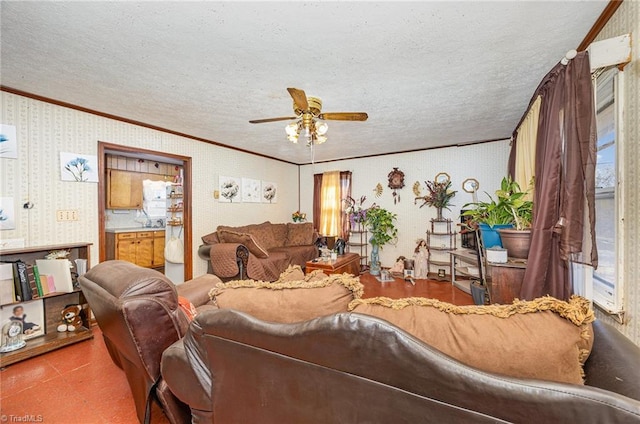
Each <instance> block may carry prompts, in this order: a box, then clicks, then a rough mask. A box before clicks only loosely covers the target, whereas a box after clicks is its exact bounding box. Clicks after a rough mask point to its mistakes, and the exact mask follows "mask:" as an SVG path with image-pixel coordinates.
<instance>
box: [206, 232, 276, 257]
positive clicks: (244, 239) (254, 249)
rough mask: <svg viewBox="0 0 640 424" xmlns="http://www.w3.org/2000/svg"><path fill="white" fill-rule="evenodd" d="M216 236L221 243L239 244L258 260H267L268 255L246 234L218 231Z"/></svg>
mask: <svg viewBox="0 0 640 424" xmlns="http://www.w3.org/2000/svg"><path fill="white" fill-rule="evenodd" d="M218 236H219V237H220V241H222V242H223V243H240V244H243V245H245V246H246V247H247V249H249V252H251V253H252V254H253V255H255V256H256V257H258V258H262V259H264V258H268V257H269V253H267V251H266V249H264V248H263V247H262V246H260V244H258V242H257V241H256V240H255V239H254V238H253V236H252V235H251V234H248V233H237V232H235V231H231V230H218Z"/></svg>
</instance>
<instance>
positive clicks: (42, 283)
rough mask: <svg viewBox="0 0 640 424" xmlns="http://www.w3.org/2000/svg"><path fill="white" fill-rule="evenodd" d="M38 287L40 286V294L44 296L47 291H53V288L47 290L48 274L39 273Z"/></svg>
mask: <svg viewBox="0 0 640 424" xmlns="http://www.w3.org/2000/svg"><path fill="white" fill-rule="evenodd" d="M51 283H52V284H53V277H52V278H51ZM40 287H42V295H43V296H46V295H48V294H49V293H53V292H55V290H53V292H52V291H51V290H49V276H48V275H44V274H40Z"/></svg>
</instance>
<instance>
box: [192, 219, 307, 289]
mask: <svg viewBox="0 0 640 424" xmlns="http://www.w3.org/2000/svg"><path fill="white" fill-rule="evenodd" d="M317 239H318V234H317V233H316V232H315V231H314V230H313V224H311V223H310V222H308V223H292V222H289V223H282V224H272V223H271V222H269V221H266V222H263V223H261V224H251V225H245V226H240V227H228V226H223V225H220V226H218V228H217V229H216V231H214V232H213V233H211V234H207V235H205V236H203V237H202V241H203V243H204V244H203V245H202V246H200V248H199V249H198V256H199V257H200V258H202V259H204V260H206V261H207V265H208V271H207V272H208V273H210V274H215V275H217V276H218V277H220V278H221V279H222V280H223V281H229V280H245V279H248V278H249V279H254V280H260V281H275V280H276V279H277V278H278V277H279V276H280V274H281V273H282V272H283V271H284V270H286V269H287V268H288V267H289V266H290V265H300V266H301V267H302V268H304V266H305V263H306V262H307V261H310V260H311V259H314V258H317V257H318V248H317V246H316V245H315V242H316V240H317Z"/></svg>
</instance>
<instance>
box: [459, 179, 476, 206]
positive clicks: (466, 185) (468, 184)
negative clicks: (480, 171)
mask: <svg viewBox="0 0 640 424" xmlns="http://www.w3.org/2000/svg"><path fill="white" fill-rule="evenodd" d="M462 189H463V190H464V191H466V192H467V193H470V194H471V197H472V198H473V203H478V194H477V193H478V190H479V189H480V183H479V182H478V180H476V179H475V178H467V179H466V180H464V181H463V182H462Z"/></svg>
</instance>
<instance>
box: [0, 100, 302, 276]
mask: <svg viewBox="0 0 640 424" xmlns="http://www.w3.org/2000/svg"><path fill="white" fill-rule="evenodd" d="M0 99H1V100H0V101H1V103H2V108H1V115H0V116H2V119H1V120H2V123H3V124H8V125H15V126H16V132H17V139H18V145H19V147H18V149H19V150H18V159H6V158H2V159H0V166H1V168H2V171H1V175H2V181H1V182H0V196H2V197H8V196H12V197H13V198H14V203H15V205H14V207H15V215H16V229H15V230H3V231H0V239H2V240H5V239H13V238H23V239H25V243H26V245H27V246H38V245H48V244H59V243H71V242H85V241H86V242H91V243H93V244H94V245H93V247H92V249H91V261H92V263H93V264H96V263H97V261H98V246H97V245H98V209H97V207H98V198H97V191H98V189H97V184H95V183H76V182H66V181H65V182H63V181H61V180H60V170H59V156H60V152H61V151H62V152H72V153H81V154H85V155H97V148H98V141H105V142H109V143H113V144H120V145H125V146H136V147H140V148H142V149H148V150H155V151H160V152H166V153H173V154H179V155H182V156H189V157H191V158H193V162H192V163H193V169H192V171H193V180H194V184H193V228H192V232H193V246H192V248H193V273H194V275H200V274H203V273H205V272H206V263H205V262H204V261H203V260H202V259H200V258H199V257H198V255H197V248H198V246H199V245H200V244H201V240H200V237H201V236H203V235H205V234H208V233H210V232H212V231H214V230H215V228H216V227H217V226H218V225H220V224H229V223H232V224H238V225H241V224H248V223H253V222H255V221H256V220H257V219H258V218H256V217H259V219H260V220H261V221H263V220H271V221H273V222H286V221H289V220H290V219H291V212H292V211H294V210H296V209H298V168H297V166H295V165H291V164H287V163H283V162H280V161H275V160H270V159H265V158H263V157H260V156H256V155H251V154H247V153H242V152H237V151H235V150H232V149H227V148H223V147H219V146H214V145H211V144H206V143H203V142H199V141H195V140H190V139H187V138H184V137H179V136H175V135H171V134H167V133H163V132H160V131H154V130H150V129H148V128H143V127H140V126H136V125H131V124H126V123H123V122H120V121H116V120H112V119H107V118H104V117H100V116H96V115H91V114H88V113H84V112H79V111H76V110H73V109H68V108H64V107H61V106H56V105H52V104H49V103H44V102H40V101H37V100H33V99H29V98H26V97H22V96H17V95H13V94H9V93H5V92H0ZM220 175H223V176H232V177H246V178H253V179H257V180H266V181H272V182H275V183H277V184H278V191H279V193H278V202H277V203H276V204H266V203H264V204H263V203H219V202H218V201H217V200H215V199H214V198H213V191H214V190H216V189H217V188H218V176H220ZM27 200H28V201H31V202H33V204H34V205H35V206H34V207H33V209H30V210H27V209H23V208H22V204H23V203H24V202H26V201H27ZM58 209H76V210H78V212H79V218H80V219H79V220H78V221H71V222H57V221H56V216H55V213H56V210H58Z"/></svg>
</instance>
